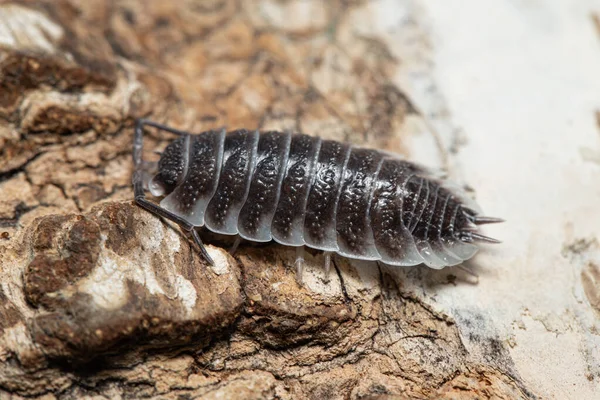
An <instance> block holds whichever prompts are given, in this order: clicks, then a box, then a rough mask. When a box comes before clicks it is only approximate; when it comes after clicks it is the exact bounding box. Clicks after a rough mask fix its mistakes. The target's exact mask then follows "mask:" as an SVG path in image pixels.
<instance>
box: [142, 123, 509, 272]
mask: <svg viewBox="0 0 600 400" xmlns="http://www.w3.org/2000/svg"><path fill="white" fill-rule="evenodd" d="M144 125H150V126H154V127H157V128H159V129H163V130H167V131H170V132H174V133H178V134H180V136H179V137H178V138H177V139H176V140H174V141H173V142H171V143H170V144H169V145H168V146H167V147H166V149H165V150H164V152H163V153H162V154H161V157H160V160H159V162H158V172H157V174H156V175H154V177H153V178H152V179H151V180H150V181H149V183H148V188H149V190H150V191H151V193H152V194H153V195H155V196H164V198H163V199H162V201H161V202H160V207H158V206H156V205H154V204H152V203H150V202H148V200H146V199H145V198H144V196H143V186H142V173H141V165H142V161H141V141H142V130H143V126H144ZM134 161H135V163H136V173H135V174H134V187H135V192H136V201H138V203H139V204H140V205H142V206H143V207H145V208H147V209H149V210H150V211H152V212H155V213H157V214H159V215H162V216H164V217H167V218H169V219H172V220H174V221H176V222H177V223H179V224H180V225H181V226H182V227H183V228H184V229H186V230H188V231H190V232H192V233H193V234H194V238H195V239H196V241H197V243H198V244H199V245H200V246H201V248H202V250H203V251H204V254H205V256H206V257H207V259H209V260H210V257H208V255H207V253H206V252H205V250H204V249H203V245H202V244H201V242H200V239H199V237H198V236H197V233H196V232H195V229H194V228H196V227H202V226H204V227H206V228H207V229H209V230H210V231H213V232H216V233H220V234H226V235H240V236H241V237H242V238H244V239H247V240H250V241H254V242H268V241H271V240H274V241H276V242H279V243H281V244H284V245H288V246H308V247H311V248H314V249H319V250H324V251H327V252H336V253H338V254H340V255H342V256H345V257H348V258H355V259H362V260H377V261H381V262H383V263H385V264H389V265H395V266H409V265H416V264H421V263H425V264H426V265H428V266H429V267H432V268H443V267H444V266H451V265H456V264H459V263H461V262H462V261H464V260H467V259H469V258H471V257H472V256H473V255H474V254H475V252H476V251H477V246H476V245H475V244H474V243H473V241H475V240H487V241H494V240H493V239H490V238H487V237H485V236H482V235H480V234H479V233H477V230H478V227H477V225H478V224H481V223H489V222H499V221H500V220H498V219H495V218H488V217H481V216H479V215H478V213H477V209H476V207H475V206H473V205H472V204H469V203H468V202H467V200H465V198H464V196H462V195H460V194H459V193H458V192H456V191H455V190H454V189H450V188H449V187H448V186H447V185H446V184H445V183H444V181H441V180H438V179H435V178H433V177H432V175H431V174H430V173H428V172H427V171H426V170H425V169H424V168H422V167H419V166H417V165H415V164H413V163H410V162H408V161H405V160H402V159H400V158H399V157H398V156H395V155H391V154H388V153H384V152H381V151H377V150H371V149H365V148H358V147H353V146H350V145H348V144H345V143H340V142H336V141H331V140H321V139H319V138H317V137H312V136H308V135H303V134H296V135H292V134H289V133H282V132H275V131H269V132H263V133H259V132H257V131H248V130H236V131H233V132H229V133H227V134H226V132H225V131H224V130H223V131H208V132H204V133H202V134H198V135H191V134H188V133H186V132H180V131H176V130H173V129H171V128H168V127H165V126H162V125H158V124H156V123H153V122H149V121H144V120H142V121H140V122H139V123H138V126H137V128H136V142H135V146H134Z"/></svg>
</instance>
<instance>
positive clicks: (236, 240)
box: [229, 235, 242, 255]
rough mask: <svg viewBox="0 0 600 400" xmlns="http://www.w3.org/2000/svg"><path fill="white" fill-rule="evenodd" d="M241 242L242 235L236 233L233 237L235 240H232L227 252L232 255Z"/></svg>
mask: <svg viewBox="0 0 600 400" xmlns="http://www.w3.org/2000/svg"><path fill="white" fill-rule="evenodd" d="M241 242H242V237H241V236H239V235H238V236H237V237H236V238H235V242H233V246H231V248H230V249H229V254H231V255H234V254H235V252H236V251H237V249H238V247H239V246H240V243H241Z"/></svg>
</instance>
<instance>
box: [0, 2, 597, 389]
mask: <svg viewBox="0 0 600 400" xmlns="http://www.w3.org/2000/svg"><path fill="white" fill-rule="evenodd" d="M398 7H399V9H401V10H402V12H403V13H405V17H404V18H403V19H402V21H403V23H402V25H401V26H400V27H399V29H401V31H402V32H403V33H405V34H406V35H407V38H408V39H407V42H410V45H407V47H406V53H401V54H398V52H397V49H396V50H394V51H392V50H391V49H390V48H389V46H388V45H387V44H386V43H387V42H386V41H385V40H384V39H383V38H382V37H381V35H379V34H378V33H377V30H376V29H373V28H370V27H372V26H374V25H377V21H378V18H382V17H381V16H380V15H379V16H378V15H375V14H374V13H373V11H372V7H371V5H370V4H368V3H367V2H363V1H339V2H320V1H313V2H311V1H264V2H256V3H255V2H245V1H244V2H242V1H227V0H223V1H218V0H215V1H176V2H158V1H156V2H145V1H142V0H125V1H103V0H98V1H85V2H83V1H75V0H71V1H67V0H61V1H53V0H52V1H50V0H47V1H46V0H44V1H33V0H32V1H21V2H19V3H3V4H0V25H1V26H2V27H3V29H4V31H2V32H1V33H0V39H1V45H2V50H1V52H0V120H1V121H0V193H1V199H0V226H1V229H0V231H1V235H0V398H3V397H4V396H9V394H11V395H13V396H15V397H14V398H18V397H19V396H23V397H33V398H44V399H48V398H53V397H60V398H79V397H82V396H96V397H94V398H119V397H122V398H141V397H161V398H173V399H176V398H202V399H213V398H214V399H216V398H231V399H234V398H239V399H252V398H256V399H261V398H280V399H296V398H297V399H304V398H307V399H325V398H331V399H336V398H340V399H342V398H344V399H345V398H352V399H364V398H373V399H404V398H419V399H426V398H439V397H440V396H442V397H445V398H473V399H476V398H501V399H514V398H533V397H535V394H534V392H535V389H533V388H529V387H528V385H527V384H526V383H524V381H523V380H522V379H521V378H520V375H519V372H518V371H517V369H516V368H515V366H514V364H513V360H512V358H511V355H510V346H509V345H510V342H509V341H507V340H505V339H503V338H500V337H499V336H497V335H494V334H490V330H486V329H483V328H481V326H483V325H485V324H486V321H484V320H482V317H481V316H480V315H477V314H469V315H466V314H465V313H464V312H463V313H461V314H460V318H459V319H457V318H458V317H456V316H452V314H451V313H450V310H444V309H442V307H439V306H437V305H436V304H435V296H436V294H435V292H436V288H439V287H446V286H449V287H450V288H451V287H452V286H453V285H457V284H458V285H468V284H469V283H467V282H466V280H468V276H466V275H464V274H461V271H459V270H456V269H450V270H443V271H439V272H434V271H424V270H423V269H422V267H419V268H408V269H402V270H390V269H386V268H381V267H379V266H377V265H375V264H373V263H367V262H364V263H356V262H353V263H351V262H348V260H344V259H341V258H335V263H334V266H335V269H334V271H333V272H332V274H331V276H330V277H329V279H327V278H326V277H325V274H324V270H323V267H322V265H323V256H322V254H320V253H317V252H314V253H310V254H308V255H307V266H306V271H305V275H304V284H303V285H299V284H298V283H297V282H296V280H295V270H294V266H293V261H294V257H295V252H294V250H293V249H288V248H285V247H282V246H278V245H267V246H251V245H242V246H241V248H240V249H239V250H238V252H237V253H236V254H235V256H234V257H232V256H230V255H229V254H228V253H227V251H226V250H224V249H227V245H228V243H227V242H226V241H223V239H222V238H213V239H214V240H213V241H211V243H212V245H210V246H209V252H210V254H211V255H212V257H213V258H214V259H215V261H216V264H215V265H214V266H213V267H209V266H207V265H205V264H204V263H203V261H202V260H201V258H199V256H198V254H196V252H194V251H192V248H191V246H190V243H189V242H188V240H187V239H186V237H185V236H183V235H182V234H181V233H180V232H179V230H178V229H177V228H176V227H174V226H172V225H171V224H169V223H165V222H163V221H161V220H160V219H158V218H156V217H155V216H153V215H151V214H149V213H147V212H145V211H143V210H141V209H140V208H138V207H137V206H135V205H134V204H133V203H132V201H131V200H132V190H131V185H130V180H131V173H132V162H131V155H130V153H131V143H132V135H133V130H132V126H133V122H134V120H135V119H136V118H139V117H149V118H151V119H153V120H157V121H162V122H165V123H168V124H169V125H172V126H174V127H177V128H180V129H186V130H192V131H200V130H206V129H210V128H215V127H220V126H227V127H228V128H231V129H234V128H257V127H258V128H261V129H268V128H276V129H280V130H283V129H291V130H294V131H302V132H306V133H310V134H318V135H320V136H321V137H324V138H334V139H338V140H343V141H349V142H352V143H356V144H366V145H368V146H372V147H377V148H382V149H387V150H392V151H395V152H399V153H403V154H405V155H408V156H410V155H411V154H409V151H410V150H409V149H410V146H409V143H410V142H411V138H412V137H413V136H414V135H432V136H431V139H430V142H431V144H430V147H431V148H434V149H436V150H435V151H432V152H431V153H432V154H434V156H432V159H435V160H437V161H438V162H439V163H440V164H441V165H442V166H446V164H447V162H448V160H447V159H448V157H449V154H451V150H452V148H453V146H456V145H457V143H452V144H450V145H447V146H445V145H443V144H442V143H441V142H440V139H439V137H437V136H435V134H434V133H431V132H430V133H422V132H423V130H424V129H423V127H424V126H425V119H424V118H423V116H421V115H420V113H419V112H418V110H417V108H416V107H415V106H414V105H413V102H411V100H409V99H410V96H408V95H406V93H405V92H404V91H403V89H402V88H401V87H400V86H399V84H398V82H399V80H398V74H400V73H405V74H407V73H409V72H410V71H411V70H410V68H412V67H410V65H425V64H427V62H428V61H427V57H426V56H425V54H426V53H427V52H428V51H429V42H428V39H427V37H426V35H424V33H423V31H422V30H421V27H420V24H421V20H420V17H419V15H420V12H421V10H420V9H419V8H418V7H416V6H414V5H413V4H412V2H410V1H406V2H399V5H398ZM398 12H400V11H398ZM403 68H406V69H405V70H404V72H402V71H403ZM407 71H408V72H407ZM419 79H422V78H419ZM169 140H170V137H168V136H165V135H162V134H158V133H155V132H154V133H153V132H150V131H149V133H148V135H147V136H146V140H145V157H146V158H147V159H152V158H153V157H155V156H154V155H153V151H155V150H159V149H162V148H164V146H165V145H166V143H168V141H169ZM447 149H449V150H450V153H449V152H448V150H447ZM420 161H422V160H420ZM596 246H597V244H596ZM573 254H575V253H573ZM594 268H595V267H592V266H590V268H589V270H588V271H587V272H586V275H585V278H584V279H586V280H587V281H588V282H591V283H589V284H588V286H587V287H588V288H589V290H588V291H589V292H590V293H591V294H590V295H589V296H591V298H593V299H594V300H593V303H594V305H595V307H596V309H598V295H597V291H598V289H597V285H598V276H597V275H598V274H597V271H596V270H597V268H596V269H594ZM425 289H427V290H425ZM480 328H481V329H480ZM596 379H597V378H596Z"/></svg>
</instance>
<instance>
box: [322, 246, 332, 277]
mask: <svg viewBox="0 0 600 400" xmlns="http://www.w3.org/2000/svg"><path fill="white" fill-rule="evenodd" d="M323 254H324V256H325V281H326V282H329V274H330V272H331V251H326V252H325V253H323Z"/></svg>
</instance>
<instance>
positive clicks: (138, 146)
mask: <svg viewBox="0 0 600 400" xmlns="http://www.w3.org/2000/svg"><path fill="white" fill-rule="evenodd" d="M145 125H149V126H154V127H156V128H158V129H163V130H166V131H169V132H173V133H180V132H181V131H176V130H174V129H171V128H167V129H164V128H163V126H162V125H160V124H156V123H154V122H150V121H147V120H144V119H140V120H138V121H137V122H136V125H135V134H134V141H133V164H134V168H135V169H134V171H133V179H132V180H133V193H134V196H135V197H134V198H135V202H136V203H137V204H138V205H139V206H140V207H142V208H144V209H145V210H147V211H149V212H151V213H152V214H154V215H157V216H159V217H163V218H165V219H168V220H170V221H173V222H175V223H176V224H177V225H179V227H180V228H181V229H183V230H184V231H186V232H187V233H189V234H191V235H192V238H193V239H194V242H195V243H196V245H197V246H198V248H199V250H200V254H201V255H202V257H203V258H204V259H205V260H206V262H208V263H209V264H210V265H214V261H213V259H212V258H211V256H210V255H209V254H208V252H207V251H206V247H205V246H204V243H202V240H201V239H200V236H198V232H196V230H195V229H194V226H193V225H192V224H190V223H189V222H187V221H186V220H184V219H183V218H181V217H178V216H177V215H175V214H173V213H172V212H170V211H167V210H165V209H164V208H162V207H160V206H157V205H156V204H154V203H152V202H151V201H148V200H147V199H146V196H145V195H144V170H143V168H142V167H143V160H142V139H143V135H144V126H145ZM183 134H185V132H184V133H183Z"/></svg>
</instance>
